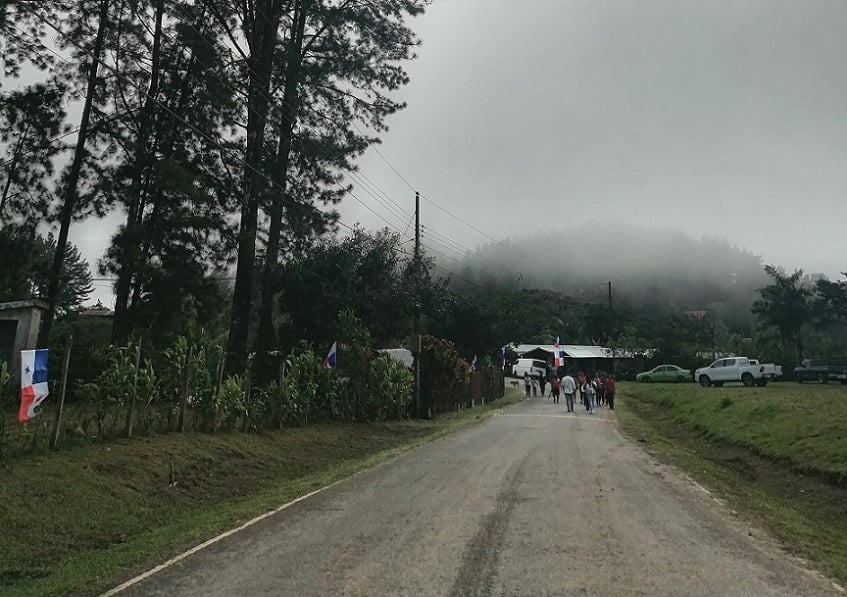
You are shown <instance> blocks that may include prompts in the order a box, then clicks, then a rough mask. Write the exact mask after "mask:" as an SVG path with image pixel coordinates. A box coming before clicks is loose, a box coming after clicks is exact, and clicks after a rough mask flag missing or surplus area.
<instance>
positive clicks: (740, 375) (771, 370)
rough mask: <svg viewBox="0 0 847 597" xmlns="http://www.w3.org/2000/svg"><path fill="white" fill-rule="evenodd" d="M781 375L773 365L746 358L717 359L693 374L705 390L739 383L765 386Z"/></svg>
mask: <svg viewBox="0 0 847 597" xmlns="http://www.w3.org/2000/svg"><path fill="white" fill-rule="evenodd" d="M780 375H782V367H781V366H779V365H774V364H773V363H766V364H763V363H760V362H759V361H757V360H756V359H748V358H747V357H731V358H726V359H718V360H717V361H715V362H714V363H712V364H711V365H709V366H708V367H701V368H700V369H697V371H695V372H694V378H695V379H696V380H697V381H699V382H700V385H701V386H703V387H704V388H707V387H709V386H711V385H714V386H717V387H720V386H722V385H723V384H725V383H729V382H734V381H740V382H741V383H743V384H744V385H745V386H747V387H748V388H749V387H752V386H754V385H756V386H766V385H768V381H769V380H771V379H774V378H777V377H779V376H780Z"/></svg>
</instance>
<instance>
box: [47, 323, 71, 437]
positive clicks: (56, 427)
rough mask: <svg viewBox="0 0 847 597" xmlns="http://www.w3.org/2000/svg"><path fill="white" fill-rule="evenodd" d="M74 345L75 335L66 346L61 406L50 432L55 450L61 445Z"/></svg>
mask: <svg viewBox="0 0 847 597" xmlns="http://www.w3.org/2000/svg"><path fill="white" fill-rule="evenodd" d="M73 346H74V337H73V335H71V336H70V337H69V338H68V344H67V346H65V358H64V360H63V361H62V390H61V391H60V392H59V406H58V408H57V409H56V418H55V419H54V420H53V433H51V434H50V449H51V450H55V449H56V447H57V446H58V445H59V434H60V433H61V430H62V410H63V409H64V408H65V392H66V391H67V389H68V367H69V366H70V362H71V349H72V348H73Z"/></svg>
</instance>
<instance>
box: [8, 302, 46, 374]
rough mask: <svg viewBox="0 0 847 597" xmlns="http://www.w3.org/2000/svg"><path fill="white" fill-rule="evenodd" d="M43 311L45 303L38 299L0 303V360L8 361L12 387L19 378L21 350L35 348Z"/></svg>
mask: <svg viewBox="0 0 847 597" xmlns="http://www.w3.org/2000/svg"><path fill="white" fill-rule="evenodd" d="M45 311H47V303H46V302H45V301H42V300H39V299H29V300H25V301H13V302H10V303H0V361H6V362H8V363H9V373H11V375H12V381H11V383H12V387H13V388H14V386H15V385H17V383H18V380H19V379H20V373H21V372H20V368H21V351H22V350H32V349H34V348H36V345H37V343H38V330H39V329H40V328H41V317H42V315H44V312H45ZM8 389H9V388H7V390H8Z"/></svg>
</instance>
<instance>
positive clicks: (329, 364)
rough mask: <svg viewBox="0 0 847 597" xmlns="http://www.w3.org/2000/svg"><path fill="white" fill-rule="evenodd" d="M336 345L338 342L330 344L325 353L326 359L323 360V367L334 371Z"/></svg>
mask: <svg viewBox="0 0 847 597" xmlns="http://www.w3.org/2000/svg"><path fill="white" fill-rule="evenodd" d="M337 344H338V342H333V343H332V346H330V348H329V352H328V353H327V355H326V358H325V359H324V367H326V368H328V369H335V360H336V354H335V349H336V345H337Z"/></svg>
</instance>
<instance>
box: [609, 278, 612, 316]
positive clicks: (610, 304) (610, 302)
mask: <svg viewBox="0 0 847 597" xmlns="http://www.w3.org/2000/svg"><path fill="white" fill-rule="evenodd" d="M609 312H610V313H611V312H612V281H611V280H609Z"/></svg>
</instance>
